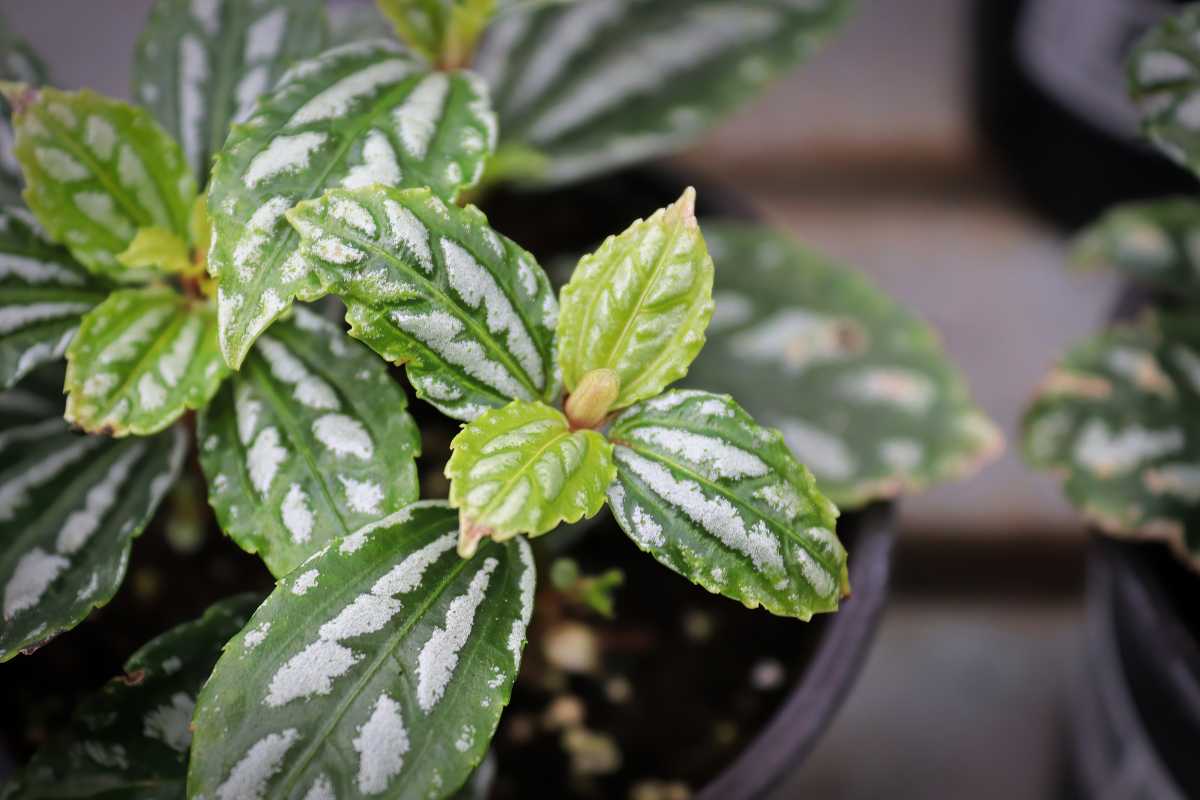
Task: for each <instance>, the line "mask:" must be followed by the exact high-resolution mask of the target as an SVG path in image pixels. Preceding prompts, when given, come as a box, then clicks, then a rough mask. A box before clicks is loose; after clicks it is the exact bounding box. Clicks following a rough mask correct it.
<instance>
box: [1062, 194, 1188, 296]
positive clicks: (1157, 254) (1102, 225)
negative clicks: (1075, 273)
mask: <svg viewBox="0 0 1200 800" xmlns="http://www.w3.org/2000/svg"><path fill="white" fill-rule="evenodd" d="M1073 257H1074V261H1075V262H1076V263H1078V264H1080V265H1082V266H1084V267H1089V268H1092V267H1099V266H1105V267H1112V268H1114V269H1117V270H1119V271H1120V272H1122V273H1124V274H1126V275H1128V276H1129V277H1131V278H1133V279H1135V280H1137V281H1140V282H1143V283H1146V284H1147V285H1150V286H1153V287H1154V288H1155V289H1159V290H1162V291H1166V292H1170V293H1173V294H1182V295H1186V296H1190V297H1195V296H1196V295H1200V202H1197V201H1195V200H1193V199H1191V198H1189V197H1173V198H1168V199H1164V200H1149V201H1145V202H1136V203H1126V204H1123V205H1119V206H1116V207H1115V208H1112V209H1109V210H1108V211H1106V212H1105V213H1104V215H1103V216H1102V217H1100V219H1098V220H1097V221H1096V222H1094V223H1092V225H1090V226H1089V227H1088V228H1087V229H1086V230H1084V232H1083V233H1082V234H1080V235H1079V236H1078V237H1077V238H1076V240H1075V248H1074V254H1073Z"/></svg>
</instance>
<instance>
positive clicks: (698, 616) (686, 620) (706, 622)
mask: <svg viewBox="0 0 1200 800" xmlns="http://www.w3.org/2000/svg"><path fill="white" fill-rule="evenodd" d="M713 627H714V626H713V620H712V617H710V616H709V615H708V614H706V613H704V612H703V611H698V610H696V609H692V610H690V611H688V612H687V613H686V614H684V615H683V633H684V635H685V636H687V638H689V639H691V640H692V641H693V642H707V641H708V640H709V639H711V638H712V635H713Z"/></svg>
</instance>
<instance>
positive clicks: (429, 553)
mask: <svg viewBox="0 0 1200 800" xmlns="http://www.w3.org/2000/svg"><path fill="white" fill-rule="evenodd" d="M457 528H458V520H457V515H456V514H455V513H454V511H453V510H452V509H450V508H449V507H448V506H446V505H445V504H444V503H417V504H414V505H412V506H409V507H408V509H406V510H405V511H402V512H400V513H398V514H395V515H393V516H391V517H389V518H387V519H384V520H381V521H380V522H379V523H376V524H374V525H370V526H368V527H366V528H363V529H362V530H361V531H359V532H357V533H355V534H353V535H351V536H348V537H346V538H344V539H341V540H339V541H336V542H333V543H331V544H330V545H329V547H328V548H326V549H325V550H323V551H322V552H320V553H319V554H317V555H316V556H315V557H313V558H312V559H311V560H310V561H308V562H306V563H304V564H303V565H301V566H300V567H298V568H297V569H296V570H295V571H294V572H293V573H292V574H290V575H289V576H288V577H287V578H285V579H284V580H283V581H281V582H280V584H279V585H278V587H277V588H276V589H275V591H274V592H273V593H272V594H271V596H270V597H269V598H267V601H266V602H265V603H264V604H263V605H262V606H261V607H260V608H259V609H258V611H257V612H256V613H255V615H254V617H253V618H252V619H251V620H250V622H249V623H248V624H247V625H246V627H245V629H244V630H243V632H242V633H241V634H240V635H239V636H236V637H234V639H233V640H232V641H230V643H229V645H228V646H227V647H226V649H225V654H224V655H223V656H222V657H221V660H220V661H219V662H217V667H216V669H215V670H214V671H213V675H212V678H211V679H210V680H209V682H208V683H207V684H206V685H205V687H204V689H203V691H202V692H201V693H200V699H199V702H198V703H197V712H196V733H195V740H194V742H193V745H192V763H191V767H190V771H189V774H188V796H190V797H196V796H199V795H203V796H205V797H210V798H217V799H218V800H219V799H220V798H233V797H246V796H248V795H249V794H253V795H254V796H255V797H257V798H259V800H274V799H275V798H293V797H305V796H309V797H318V796H321V797H339V798H343V799H344V800H345V799H347V798H356V797H366V796H374V795H378V796H381V797H388V798H396V800H406V799H407V798H412V799H413V800H416V799H417V798H420V800H426V798H445V797H448V796H450V795H452V794H453V793H454V791H455V790H456V789H457V788H458V787H459V786H460V785H461V784H462V783H463V782H464V781H465V780H466V779H467V777H468V775H469V774H470V772H471V770H472V769H473V768H474V767H475V765H477V764H478V763H479V762H480V761H481V760H482V759H483V757H484V755H485V753H486V752H487V747H488V741H489V740H490V739H491V736H492V733H493V732H494V731H495V729H496V723H497V722H498V721H499V719H500V713H501V711H502V710H503V708H504V706H505V705H506V704H507V703H508V698H509V693H510V692H511V690H512V684H513V679H514V678H515V677H516V674H517V669H518V667H519V666H520V660H521V649H522V647H523V646H524V642H525V626H526V624H527V623H528V621H529V617H530V613H531V611H532V607H533V591H534V581H535V574H534V572H535V571H534V565H533V558H532V555H531V553H530V550H529V545H528V543H527V542H525V541H524V540H523V539H517V540H514V541H510V542H506V543H504V544H498V543H494V542H488V543H485V544H484V546H483V547H482V548H481V549H480V553H479V557H477V558H474V559H471V560H469V561H467V560H463V559H460V558H459V557H458V556H457V555H456V554H455V552H454V542H455V538H456V537H457Z"/></svg>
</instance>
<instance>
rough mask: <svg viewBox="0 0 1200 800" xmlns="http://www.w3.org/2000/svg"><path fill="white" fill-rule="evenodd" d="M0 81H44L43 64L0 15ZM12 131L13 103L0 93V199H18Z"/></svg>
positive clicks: (18, 168) (17, 166) (11, 201)
mask: <svg viewBox="0 0 1200 800" xmlns="http://www.w3.org/2000/svg"><path fill="white" fill-rule="evenodd" d="M0 81H15V82H17V83H28V84H32V85H34V86H40V85H41V84H43V83H45V82H46V67H45V65H44V64H43V63H42V60H41V59H40V58H38V55H37V53H35V52H34V51H33V48H32V47H30V46H29V43H28V42H27V41H25V39H24V38H22V37H21V36H18V35H17V33H16V32H15V31H13V30H12V28H11V27H10V26H9V24H8V20H7V19H5V18H4V17H3V16H0ZM14 140H15V134H14V132H13V127H12V107H11V106H10V105H9V104H8V99H7V98H5V97H3V96H2V95H0V203H3V204H5V205H16V204H19V203H20V202H21V186H22V185H23V183H24V181H23V180H22V178H21V165H20V164H19V163H17V159H16V157H15V156H14V155H13V144H14Z"/></svg>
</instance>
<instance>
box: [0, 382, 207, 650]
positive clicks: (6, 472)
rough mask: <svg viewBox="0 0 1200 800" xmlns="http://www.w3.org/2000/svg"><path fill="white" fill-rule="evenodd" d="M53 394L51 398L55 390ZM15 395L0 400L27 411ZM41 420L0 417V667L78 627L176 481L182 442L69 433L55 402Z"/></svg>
mask: <svg viewBox="0 0 1200 800" xmlns="http://www.w3.org/2000/svg"><path fill="white" fill-rule="evenodd" d="M54 394H57V391H55V393H54ZM35 399H37V397H36V396H28V395H25V390H24V389H23V388H18V389H15V390H10V391H9V392H6V393H5V394H2V395H0V408H4V407H5V406H6V405H7V402H6V401H10V400H11V401H12V402H14V403H18V404H21V403H24V404H28V403H30V402H31V401H33V400H35ZM42 402H46V403H47V404H48V405H49V409H48V410H47V411H46V412H44V413H45V416H41V417H40V418H39V419H36V420H30V419H29V418H28V416H27V415H20V414H18V415H10V414H7V413H5V414H3V424H4V427H3V429H2V430H0V589H2V591H3V602H2V609H3V624H2V625H0V661H6V660H8V659H10V658H12V657H13V656H15V655H16V654H17V653H18V652H19V651H21V650H23V649H27V648H33V647H36V646H38V644H40V643H41V642H43V641H45V640H47V639H50V638H51V637H53V636H55V635H57V634H59V633H61V632H63V631H65V630H70V629H71V628H73V627H75V626H76V625H77V624H79V623H80V622H81V621H82V620H83V619H84V618H85V617H86V616H87V615H88V613H89V612H90V611H91V610H92V608H94V607H96V606H101V605H104V604H105V603H107V602H108V601H109V600H110V599H111V598H112V596H113V595H114V594H115V593H116V591H117V588H118V587H119V586H120V584H121V580H122V578H123V577H124V576H125V563H126V561H127V559H128V557H129V544H130V541H131V540H132V539H133V538H134V537H136V536H137V535H138V534H140V533H141V532H142V528H143V527H144V526H145V525H146V523H147V522H148V521H149V519H150V516H151V515H152V514H153V513H154V509H155V508H157V507H158V504H159V501H161V500H162V498H163V496H164V495H165V494H166V492H167V490H168V489H169V488H170V486H171V484H172V483H173V482H174V481H175V478H176V477H177V476H178V474H179V470H180V468H181V466H182V464H183V456H184V453H185V452H186V441H187V439H186V436H185V435H184V432H183V431H182V430H181V429H179V428H175V429H173V430H172V431H169V432H166V433H163V434H160V435H159V436H158V437H156V438H153V439H121V440H118V439H110V438H107V437H101V436H81V435H79V434H77V433H73V432H71V430H70V428H69V426H68V425H67V423H66V422H65V421H63V419H62V400H61V398H57V402H50V401H48V399H43V400H42Z"/></svg>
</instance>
